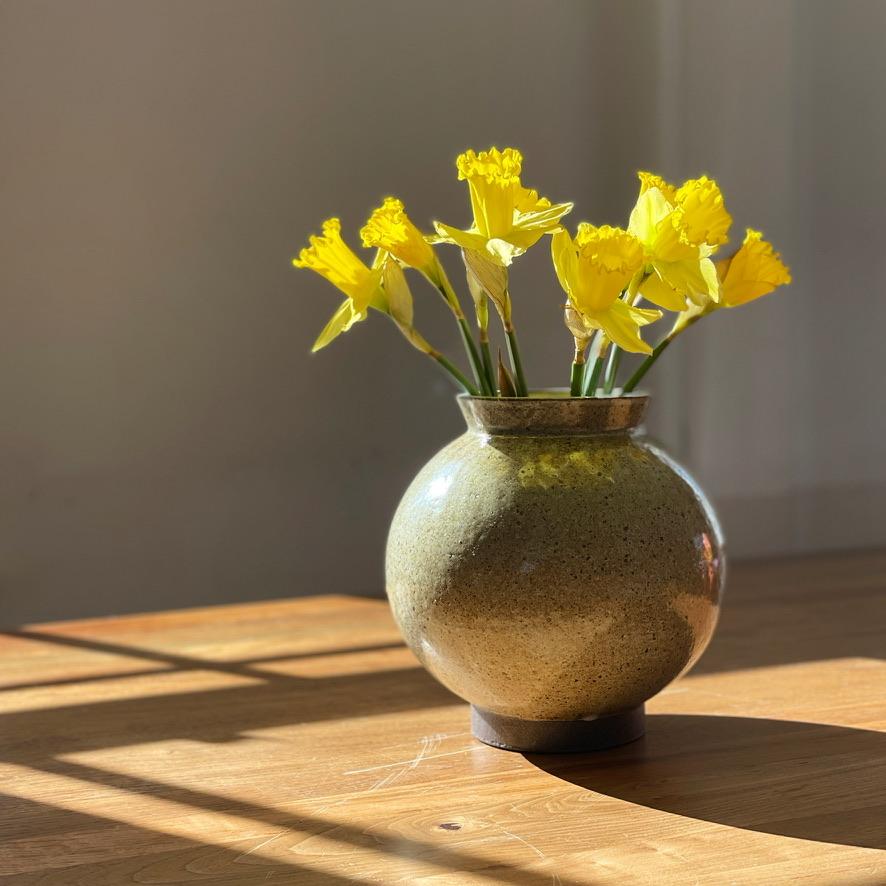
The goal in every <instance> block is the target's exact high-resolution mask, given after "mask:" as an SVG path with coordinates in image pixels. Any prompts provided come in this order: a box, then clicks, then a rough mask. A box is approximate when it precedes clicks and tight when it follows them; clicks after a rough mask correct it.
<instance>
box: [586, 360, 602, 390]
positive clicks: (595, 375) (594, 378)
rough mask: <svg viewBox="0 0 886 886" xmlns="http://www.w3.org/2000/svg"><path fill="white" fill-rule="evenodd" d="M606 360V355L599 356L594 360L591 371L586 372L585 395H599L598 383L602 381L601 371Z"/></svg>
mask: <svg viewBox="0 0 886 886" xmlns="http://www.w3.org/2000/svg"><path fill="white" fill-rule="evenodd" d="M605 360H606V358H605V357H597V359H596V360H594V366H593V368H592V369H591V371H590V373H585V376H586V378H585V389H584V396H585V397H596V396H597V383H598V382H599V381H600V373H601V372H603V363H604V362H605Z"/></svg>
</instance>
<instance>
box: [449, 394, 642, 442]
mask: <svg viewBox="0 0 886 886" xmlns="http://www.w3.org/2000/svg"><path fill="white" fill-rule="evenodd" d="M648 400H649V398H648V397H647V396H646V395H644V394H638V395H630V396H625V397H564V396H559V397H558V396H544V395H542V396H537V395H533V396H530V397H513V398H509V397H471V396H469V395H467V394H460V395H459V396H458V405H459V406H460V407H461V411H462V414H463V415H464V417H465V421H466V422H467V425H468V429H469V430H471V431H477V432H481V433H485V434H489V435H493V436H495V435H500V436H534V437H547V436H559V437H586V436H595V435H597V434H617V433H628V432H630V431H633V430H635V429H636V428H637V427H638V426H639V425H640V423H641V422H642V421H643V417H644V415H645V414H646V405H647V403H648Z"/></svg>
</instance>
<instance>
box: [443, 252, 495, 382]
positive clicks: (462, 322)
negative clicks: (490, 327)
mask: <svg viewBox="0 0 886 886" xmlns="http://www.w3.org/2000/svg"><path fill="white" fill-rule="evenodd" d="M435 282H436V283H437V288H438V289H439V290H440V294H441V295H442V296H443V298H444V299H445V301H446V304H447V305H449V309H450V310H451V311H452V313H453V314H455V319H456V321H457V322H458V328H459V331H460V332H461V339H462V342H463V343H464V346H465V353H466V354H467V355H468V361H469V362H470V364H471V371H472V372H473V373H474V380H475V381H476V383H477V387H478V388H479V389H480V390H481V391H482V392H483V393H484V394H488V395H489V396H495V388H494V387H492V388H490V387H489V382H488V381H487V379H486V376H485V374H484V372H483V364H482V362H481V360H480V352H479V351H478V350H477V345H476V344H474V337H473V336H472V335H471V330H470V327H469V326H468V321H467V320H466V319H465V315H464V311H462V309H461V303H460V302H459V300H458V296H457V295H456V294H455V290H454V289H453V288H452V284H451V283H450V282H449V278H448V277H447V276H446V274H445V273H444V272H443V270H442V268H441V269H440V278H439V280H438V281H435Z"/></svg>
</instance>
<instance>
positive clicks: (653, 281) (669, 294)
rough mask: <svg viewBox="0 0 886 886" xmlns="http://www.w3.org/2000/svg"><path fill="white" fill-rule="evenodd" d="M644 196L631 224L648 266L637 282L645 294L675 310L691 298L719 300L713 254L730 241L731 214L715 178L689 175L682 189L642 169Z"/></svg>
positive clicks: (640, 198) (699, 302) (638, 204)
mask: <svg viewBox="0 0 886 886" xmlns="http://www.w3.org/2000/svg"><path fill="white" fill-rule="evenodd" d="M639 178H640V196H639V197H638V199H637V204H636V206H635V207H634V210H633V212H632V213H631V217H630V221H629V223H628V231H630V232H631V233H632V234H633V235H634V236H635V237H637V239H638V240H640V242H641V243H642V244H643V248H644V251H645V260H646V268H645V269H644V272H643V274H642V279H639V280H638V281H636V283H637V285H638V286H639V289H640V292H641V294H642V295H643V297H644V298H646V299H647V300H648V301H651V302H652V303H653V304H657V305H659V306H661V307H663V308H666V309H667V310H670V311H681V310H683V309H684V308H685V307H686V299H687V298H689V299H690V300H691V301H693V302H695V303H697V304H704V303H705V302H706V301H707V300H713V301H717V300H718V299H719V281H718V279H717V271H716V268H715V267H714V263H713V261H712V260H711V255H712V254H713V253H714V252H715V251H716V249H717V247H718V246H720V245H722V244H723V243H725V242H726V239H727V236H728V232H729V227H730V225H731V224H732V217H731V216H730V215H729V213H728V212H727V211H726V207H725V206H724V204H723V195H722V194H721V192H720V188H719V186H718V185H717V183H716V182H715V181H713V180H712V179H709V178H708V177H707V176H702V177H701V178H697V179H689V180H688V181H686V182H684V183H683V185H682V186H681V187H679V188H677V187H675V186H674V185H671V184H669V183H668V182H666V181H665V180H664V179H662V178H661V177H660V176H657V175H654V174H652V173H649V172H641V173H639Z"/></svg>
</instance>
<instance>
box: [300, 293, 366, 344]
mask: <svg viewBox="0 0 886 886" xmlns="http://www.w3.org/2000/svg"><path fill="white" fill-rule="evenodd" d="M365 318H366V315H365V314H363V316H362V317H361V316H359V315H357V314H355V313H354V311H353V307H352V303H351V300H350V299H349V298H348V299H345V300H344V301H343V302H342V303H341V305H340V306H339V308H338V310H337V311H336V312H335V313H334V314H333V315H332V317H331V319H330V320H329V322H328V323H327V324H326V325H325V326H324V327H323V331H322V332H321V333H320V334H319V335H318V336H317V340H316V341H315V342H314V345H313V347H312V348H311V353H313V354H315V353H316V352H317V351H319V350H320V349H321V348H325V347H326V345H328V344H329V343H330V342H332V341H334V340H335V339H336V338H338V337H339V336H340V335H341V334H342V333H343V332H347V331H348V330H349V329H350V328H351V327H352V326H353V325H354V323H356V322H357V321H358V320H363V319H365Z"/></svg>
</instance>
